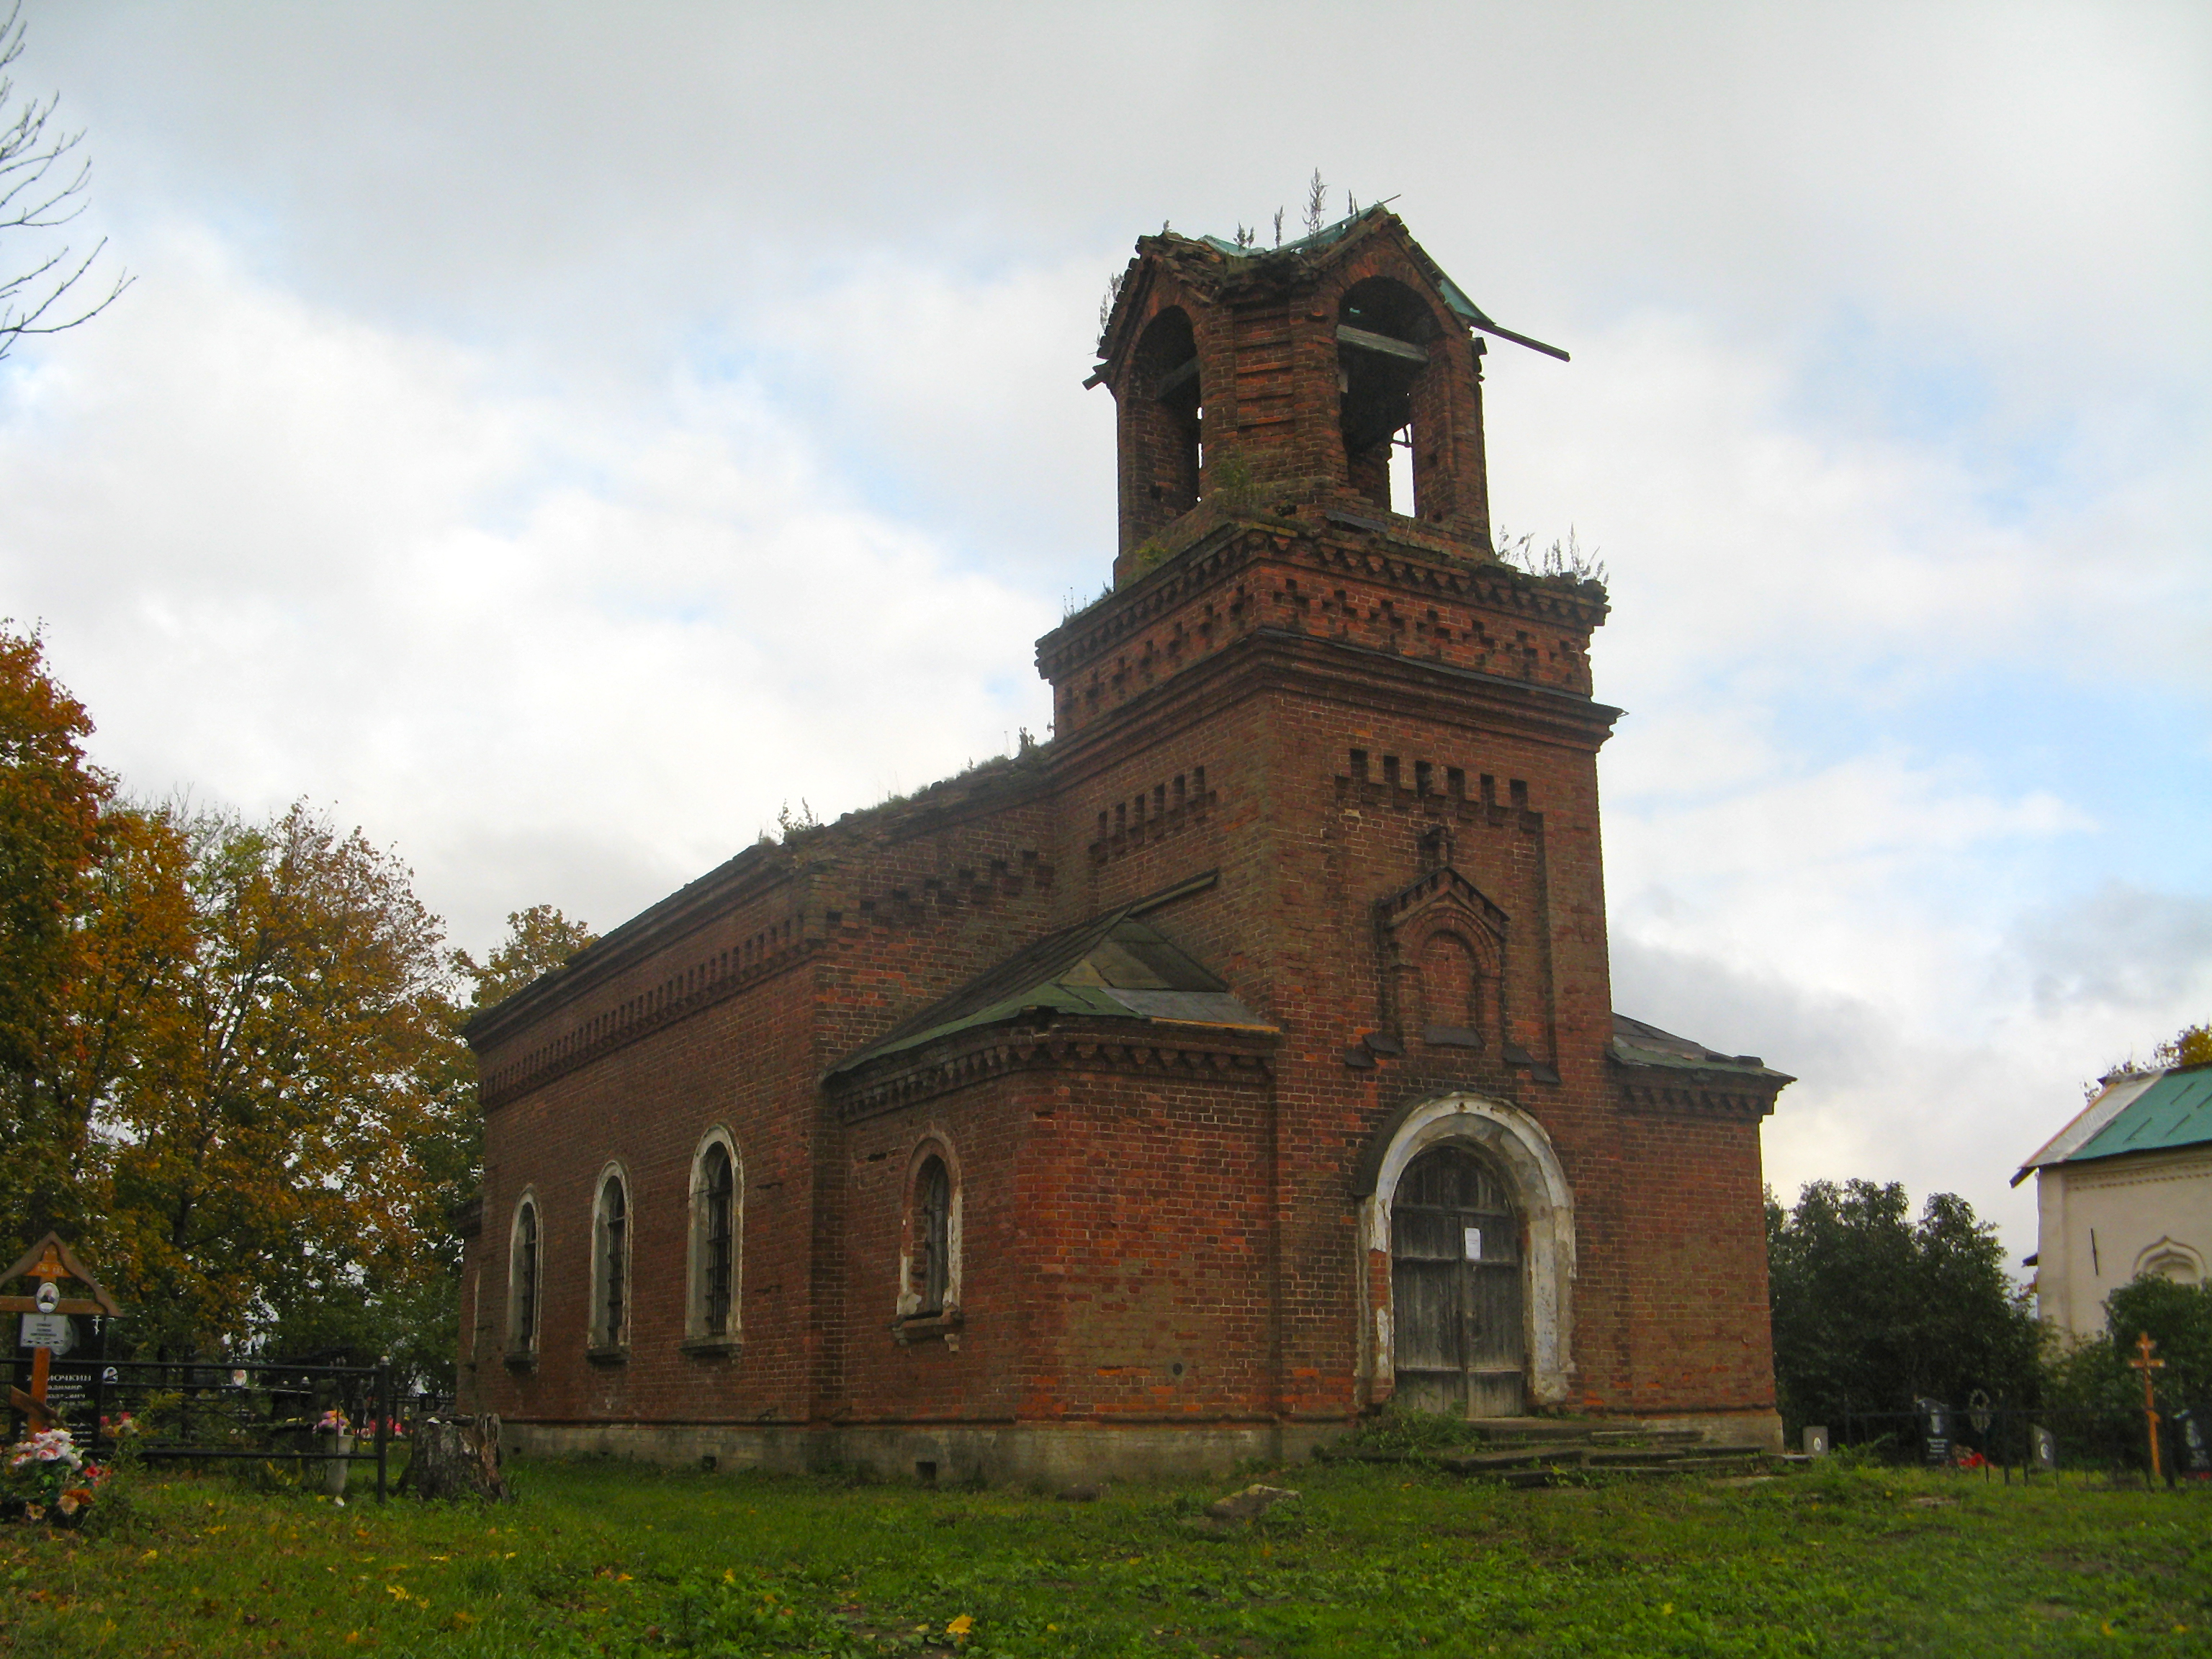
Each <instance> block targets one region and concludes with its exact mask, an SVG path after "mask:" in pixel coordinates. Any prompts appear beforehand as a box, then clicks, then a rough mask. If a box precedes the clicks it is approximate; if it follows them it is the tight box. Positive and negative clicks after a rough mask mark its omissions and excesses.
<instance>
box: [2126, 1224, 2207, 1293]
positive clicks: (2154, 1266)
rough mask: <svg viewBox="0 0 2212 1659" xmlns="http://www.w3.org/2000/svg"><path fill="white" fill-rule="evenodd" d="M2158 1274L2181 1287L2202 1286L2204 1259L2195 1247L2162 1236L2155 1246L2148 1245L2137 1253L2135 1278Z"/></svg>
mask: <svg viewBox="0 0 2212 1659" xmlns="http://www.w3.org/2000/svg"><path fill="white" fill-rule="evenodd" d="M2145 1273H2157V1274H2159V1275H2160V1276H2161V1277H2163V1278H2166V1279H2172V1280H2173V1281H2174V1282H2175V1283H2177V1284H2181V1285H2201V1284H2203V1282H2204V1257H2203V1255H2202V1254H2201V1253H2200V1252H2199V1251H2198V1250H2197V1248H2196V1247H2195V1246H2194V1245H2191V1244H2184V1243H2181V1242H2180V1241H2179V1239H2175V1238H2171V1237H2164V1236H2161V1237H2160V1238H2159V1241H2158V1243H2155V1244H2146V1245H2144V1246H2143V1247H2142V1249H2140V1250H2138V1251H2136V1262H2135V1277H2136V1278H2137V1279H2140V1278H2142V1276H2143V1274H2145Z"/></svg>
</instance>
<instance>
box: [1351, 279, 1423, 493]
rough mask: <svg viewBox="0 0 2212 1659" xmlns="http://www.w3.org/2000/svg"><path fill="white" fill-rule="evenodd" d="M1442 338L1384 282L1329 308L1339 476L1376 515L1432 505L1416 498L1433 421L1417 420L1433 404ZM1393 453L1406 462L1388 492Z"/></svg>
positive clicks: (1398, 288) (1354, 290)
mask: <svg viewBox="0 0 2212 1659" xmlns="http://www.w3.org/2000/svg"><path fill="white" fill-rule="evenodd" d="M1442 333H1443V331H1442V329H1441V328H1440V327H1439V326H1438V325H1437V319H1436V314H1435V313H1433V312H1432V311H1431V310H1430V309H1429V307H1428V305H1427V303H1426V302H1425V301H1423V300H1422V299H1421V297H1420V296H1419V295H1417V294H1415V293H1414V292H1413V289H1410V288H1408V287H1407V286H1406V284H1404V283H1401V282H1398V281H1395V279H1393V278H1391V277H1389V276H1370V277H1368V278H1367V279H1366V280H1365V281H1364V282H1359V283H1353V284H1352V287H1351V288H1350V289H1347V290H1346V293H1345V295H1344V298H1343V300H1342V301H1341V302H1340V304H1339V305H1338V307H1337V328H1336V365H1337V392H1338V410H1339V422H1340V428H1341V430H1342V434H1343V438H1344V462H1345V476H1346V482H1348V483H1350V484H1351V486H1352V489H1353V490H1354V491H1355V492H1357V493H1358V494H1359V495H1363V496H1364V497H1365V498H1366V499H1367V500H1368V501H1370V502H1371V503H1372V504H1373V505H1374V506H1375V507H1376V509H1378V510H1379V511H1382V512H1384V513H1391V512H1396V513H1409V514H1420V513H1421V509H1422V507H1423V506H1424V505H1433V503H1425V502H1424V501H1423V499H1422V498H1423V497H1424V496H1425V495H1428V494H1430V493H1431V490H1430V489H1427V488H1425V485H1427V483H1428V479H1427V477H1425V475H1426V474H1427V473H1428V472H1429V471H1430V464H1429V463H1428V462H1427V461H1426V460H1425V457H1427V456H1428V455H1429V454H1430V453H1431V452H1433V451H1435V450H1436V449H1437V447H1438V440H1439V437H1440V434H1437V433H1435V432H1429V431H1425V429H1424V428H1425V427H1426V426H1430V425H1434V424H1437V422H1436V421H1435V420H1434V418H1433V416H1429V410H1430V408H1431V406H1433V405H1434V404H1435V403H1436V398H1435V397H1434V395H1433V393H1432V391H1431V387H1430V386H1429V382H1430V381H1431V380H1433V379H1434V378H1436V376H1437V369H1436V368H1435V366H1434V365H1433V364H1432V362H1431V347H1432V346H1433V345H1434V343H1436V342H1437V339H1439V338H1440V337H1441V336H1442ZM1425 416H1429V417H1428V418H1426V419H1425V418H1424V417H1425ZM1424 445H1425V446H1426V447H1424ZM1400 450H1402V452H1403V453H1404V456H1405V458H1406V460H1407V462H1408V463H1410V464H1409V465H1401V467H1400V468H1399V469H1398V471H1399V474H1400V477H1401V487H1400V488H1399V489H1395V490H1394V489H1393V488H1392V483H1391V473H1392V470H1393V469H1392V465H1391V462H1392V456H1393V453H1394V451H1400ZM1405 482H1410V483H1411V486H1412V487H1411V488H1410V489H1407V488H1405V487H1404V483H1405ZM1394 495H1395V496H1398V497H1401V498H1402V499H1396V500H1394V499H1393V497H1394ZM1422 516H1428V515H1426V514H1423V515H1422Z"/></svg>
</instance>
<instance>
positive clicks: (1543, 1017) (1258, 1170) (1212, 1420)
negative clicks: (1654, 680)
mask: <svg viewBox="0 0 2212 1659" xmlns="http://www.w3.org/2000/svg"><path fill="white" fill-rule="evenodd" d="M1137 250H1138V251H1137V257H1136V258H1135V259H1134V260H1133V262H1132V263H1131V264H1130V266H1129V269H1128V271H1127V276H1125V278H1124V279H1123V281H1122V283H1121V285H1120V288H1119V291H1118V296H1117V298H1116V300H1115V305H1114V307H1113V311H1112V314H1111V316H1110V318H1109V321H1108V324H1107V326H1106V329H1105V331H1104V334H1103V338H1102V341H1101V349H1100V356H1101V357H1102V359H1103V361H1102V362H1100V363H1099V364H1098V365H1097V369H1096V371H1095V373H1094V376H1093V380H1092V382H1091V383H1092V384H1097V383H1101V382H1103V384H1104V385H1105V386H1107V387H1108V388H1109V390H1110V391H1111V392H1112V393H1113V396H1114V398H1115V401H1116V404H1117V406H1118V410H1119V441H1118V457H1117V459H1118V464H1119V469H1120V486H1121V487H1120V501H1121V551H1120V555H1119V556H1118V557H1117V558H1116V559H1115V564H1114V585H1113V588H1112V591H1111V592H1109V593H1108V594H1107V595H1106V596H1105V597H1103V598H1102V599H1099V600H1098V601H1097V603H1096V604H1093V605H1090V606H1089V607H1088V608H1086V609H1085V610H1084V611H1081V612H1079V614H1077V615H1076V616H1073V617H1070V618H1069V619H1068V620H1067V621H1066V623H1063V624H1062V625H1061V626H1060V627H1059V628H1057V629H1054V631H1053V632H1052V633H1050V634H1048V635H1046V636H1045V637H1044V638H1043V639H1042V640H1041V641H1038V645H1037V665H1038V669H1039V671H1040V672H1041V673H1042V675H1043V676H1044V677H1045V678H1047V679H1048V680H1049V681H1050V682H1051V684H1052V687H1053V705H1054V727H1053V732H1052V737H1051V740H1050V741H1049V742H1048V743H1045V744H1042V745H1038V746H1035V747H1030V746H1024V748H1023V750H1021V752H1020V753H1018V755H1016V756H1014V757H1012V758H1009V759H1005V760H1000V761H994V762H992V763H988V764H987V765H984V766H981V767H979V768H977V769H975V770H973V771H971V772H969V773H967V774H965V775H962V776H960V777H957V778H954V779H952V780H950V781H946V782H944V783H941V784H938V785H936V786H934V787H932V788H929V789H927V790H925V791H923V792H922V793H920V794H919V795H916V796H915V797H913V798H912V799H907V800H902V801H898V802H894V803H892V804H890V805H884V806H880V807H877V808H874V809H872V810H871V811H863V812H854V813H850V814H848V815H847V816H846V817H843V818H841V819H840V820H838V821H837V822H836V823H834V824H830V825H828V826H826V827H823V828H808V829H795V830H793V831H791V832H790V833H788V834H787V836H785V837H784V839H783V841H782V842H781V843H780V844H769V843H766V842H763V844H761V845H759V846H756V847H752V848H748V849H747V850H746V851H744V852H743V853H741V854H738V856H737V857H736V858H734V859H732V860H730V861H729V862H728V863H726V864H725V865H723V866H721V867H720V868H719V869H716V870H714V871H712V872H709V873H708V874H707V875H705V876H703V877H702V878H700V879H699V880H697V881H696V882H694V883H692V884H690V886H688V887H685V888H684V889H683V890H681V891H679V892H677V893H675V894H672V895H671V896H669V897H668V898H666V899H664V900H662V901H661V902H659V903H658V904H656V905H654V906H653V908H651V909H649V910H647V911H646V912H645V913H644V914H643V915H640V916H638V917H637V918H635V920H634V921H630V922H629V923H627V924H626V925H624V926H623V927H620V928H618V929H617V930H616V931H615V932H614V933H611V934H610V935H608V936H607V937H606V938H605V939H602V940H601V941H599V943H598V944H596V945H592V947H591V948H590V949H589V950H587V951H583V952H582V953H581V954H580V955H579V956H577V957H575V958H574V960H573V961H571V962H570V963H568V965H567V966H566V967H564V968H562V969H560V970H558V971H556V972H555V973H553V974H550V975H547V976H546V977H544V979H541V980H540V981H538V982H537V983H536V984H535V985H533V986H532V987H530V988H529V989H527V990H526V991H524V992H522V993H521V994H519V995H517V996H515V997H514V998H513V999H512V1000H509V1001H507V1002H506V1003H504V1004H502V1005H501V1006H499V1007H497V1008H495V1009H493V1010H491V1011H489V1012H487V1013H485V1014H483V1016H481V1017H480V1018H478V1019H477V1021H476V1023H475V1024H473V1025H472V1026H471V1029H470V1032H469V1037H470V1041H471V1043H472V1044H473V1045H474V1047H475V1049H476V1051H477V1056H478V1059H479V1061H480V1064H481V1066H482V1075H483V1108H484V1185H483V1200H482V1204H481V1207H480V1212H479V1214H478V1218H477V1219H476V1220H475V1221H474V1222H473V1223H471V1226H470V1228H469V1229H468V1231H471V1234H472V1236H471V1238H470V1240H469V1247H468V1255H467V1263H466V1269H465V1286H464V1291H463V1295H464V1307H463V1336H462V1352H461V1362H462V1365H461V1371H462V1379H463V1380H462V1389H463V1391H464V1399H465V1401H466V1402H467V1403H468V1404H470V1405H471V1406H472V1407H476V1408H478V1409H488V1410H492V1411H496V1412H498V1413H500V1414H501V1416H502V1417H503V1418H504V1419H506V1421H507V1425H509V1433H510V1437H511V1442H512V1443H513V1444H515V1445H516V1446H518V1447H520V1448H521V1449H529V1450H538V1451H546V1452H606V1453H611V1454H614V1455H635V1456H640V1457H649V1458H654V1459H659V1460H663V1461H671V1462H673V1461H684V1462H698V1461H701V1460H712V1462H713V1465H714V1466H715V1467H720V1468H732V1467H738V1466H749V1465H760V1466H765V1467H772V1468H800V1467H805V1466H807V1465H809V1464H813V1463H820V1462H831V1461H834V1462H842V1463H848V1464H852V1463H858V1464H866V1465H872V1466H874V1467H876V1468H879V1469H883V1470H884V1471H886V1472H896V1473H902V1474H911V1473H915V1472H920V1473H921V1474H924V1475H932V1474H941V1475H943V1476H945V1477H947V1478H959V1477H963V1476H969V1475H974V1476H980V1477H981V1478H986V1479H993V1480H997V1479H1009V1478H1014V1479H1021V1478H1035V1477H1048V1478H1056V1477H1059V1476H1061V1475H1065V1474H1073V1473H1076V1472H1091V1473H1111V1472H1135V1471H1141V1470H1146V1469H1157V1468H1175V1469H1185V1468H1194V1467H1201V1466H1205V1465H1207V1464H1215V1465H1219V1464H1225V1463H1227V1462H1233V1461H1235V1460H1237V1459H1238V1458H1242V1457H1245V1456H1250V1455H1261V1456H1268V1457H1274V1456H1280V1455H1297V1454H1299V1453H1301V1452H1303V1451H1304V1450H1306V1449H1310V1447H1312V1446H1313V1445H1314V1444H1316V1443H1318V1442H1320V1441H1322V1440H1325V1439H1327V1438H1328V1437H1332V1436H1334V1435H1338V1434H1340V1433H1342V1432H1344V1431H1346V1429H1347V1428H1348V1427H1350V1426H1351V1425H1353V1424H1355V1423H1356V1422H1358V1419H1360V1417H1361V1416H1362V1414H1363V1413H1370V1412H1373V1411H1375V1410H1376V1409H1377V1408H1379V1407H1382V1406H1383V1405H1384V1404H1385V1403H1386V1402H1389V1401H1399V1402H1401V1403H1404V1404H1410V1405H1414V1406H1419V1407H1423V1408H1425V1409H1430V1410H1439V1411H1449V1412H1464V1413H1469V1414H1471V1415H1478V1416H1497V1415H1514V1414H1520V1413H1532V1412H1569V1413H1594V1414H1604V1415H1607V1416H1614V1417H1623V1418H1633V1419H1643V1420H1646V1421H1650V1420H1654V1419H1663V1420H1667V1421H1669V1422H1675V1423H1680V1422H1683V1421H1688V1422H1694V1423H1699V1424H1702V1425H1708V1426H1710V1427H1712V1428H1714V1429H1717V1430H1718V1429H1725V1430H1728V1431H1731V1434H1732V1437H1735V1438H1741V1437H1742V1436H1743V1431H1746V1430H1749V1431H1752V1432H1753V1434H1755V1435H1756V1436H1758V1437H1763V1438H1770V1439H1771V1438H1775V1437H1778V1419H1776V1417H1775V1415H1774V1410H1773V1401H1774V1393H1773V1376H1772V1369H1771V1362H1770V1357H1769V1352H1768V1336H1767V1310H1766V1261H1765V1233H1764V1226H1763V1220H1762V1212H1761V1206H1760V1193H1761V1182H1760V1172H1759V1121H1760V1120H1761V1119H1762V1118H1763V1117H1764V1116H1765V1115H1766V1114H1767V1113H1768V1112H1770V1111H1771V1110H1772V1109H1773V1105H1774V1101H1775V1097H1776V1095H1777V1094H1778V1091H1780V1090H1781V1088H1782V1087H1783V1085H1785V1084H1786V1083H1788V1082H1789V1081H1790V1079H1788V1078H1786V1077H1784V1076H1783V1075H1782V1074H1781V1073H1778V1072H1774V1071H1771V1070H1769V1069H1767V1068H1766V1067H1765V1066H1762V1065H1761V1064H1760V1063H1759V1060H1756V1059H1754V1058H1752V1057H1750V1056H1747V1055H1729V1054H1720V1053H1717V1052H1713V1051H1711V1050H1708V1049H1706V1048H1704V1047H1703V1046H1702V1045H1700V1044H1699V1043H1696V1042H1687V1041H1685V1040H1683V1039H1680V1038H1678V1037H1674V1036H1669V1035H1668V1034H1667V1033H1665V1032H1662V1031H1659V1030H1655V1029H1653V1028H1652V1027H1650V1026H1648V1025H1644V1024H1639V1023H1638V1022H1637V1021H1635V1020H1632V1019H1627V1018H1622V1017H1621V1016H1620V1015H1617V1014H1615V1013H1614V1012H1613V1006H1612V1000H1611V986H1610V983H1609V980H1608V974H1607V958H1606V914H1605V890H1604V885H1603V879H1602V876H1601V870H1600V865H1599V840H1598V799H1597V765H1596V757H1597V750H1598V748H1599V745H1600V744H1602V743H1604V741H1605V739H1606V737H1607V733H1608V732H1609V731H1610V730H1611V727H1612V725H1613V720H1615V718H1616V717H1617V715H1618V714H1619V711H1618V710H1616V709H1613V708H1607V706H1606V705H1605V704H1603V703H1601V702H1596V701H1595V699H1594V698H1593V697H1592V696H1591V684H1590V669H1589V645H1590V637H1591V633H1592V630H1594V629H1595V628H1597V627H1598V625H1599V624H1600V623H1602V622H1603V621H1604V620H1605V617H1606V598H1605V593H1604V591H1603V589H1602V588H1601V586H1598V585H1597V584H1595V583H1594V582H1591V581H1589V580H1583V579H1582V578H1580V577H1578V576H1577V575H1574V574H1559V575H1539V574H1529V573H1528V572H1527V571H1525V570H1522V569H1520V568H1515V567H1514V566H1511V565H1509V564H1507V563H1505V562H1502V561H1500V560H1499V558H1498V556H1496V554H1495V553H1494V552H1493V551H1492V545H1491V526H1490V513H1489V498H1488V489H1487V483H1486V477H1485V470H1484V459H1483V423H1482V375H1481V362H1482V357H1483V354H1484V351H1485V346H1486V337H1503V338H1504V339H1507V340H1519V341H1520V343H1522V344H1524V345H1534V344H1535V343H1534V342H1532V341H1526V340H1521V337H1518V336H1516V335H1513V334H1510V333H1509V332H1507V331H1505V330H1504V329H1501V328H1499V327H1498V326H1497V325H1495V324H1493V323H1492V321H1491V320H1490V319H1488V318H1487V317H1486V316H1485V315H1484V314H1483V313H1481V312H1480V310H1478V309H1477V308H1476V307H1475V306H1474V303H1473V302H1472V301H1469V300H1468V298H1467V296H1466V295H1464V294H1463V293H1462V291H1461V290H1460V289H1459V288H1458V287H1457V286H1455V284H1454V283H1452V281H1451V279H1450V278H1449V277H1448V276H1445V275H1444V273H1443V271H1442V270H1439V269H1438V268H1437V265H1436V264H1435V263H1434V262H1433V261H1432V260H1431V258H1429V257H1428V255H1427V254H1426V253H1425V252H1423V251H1422V249H1421V248H1420V246H1419V245H1418V244H1417V243H1415V242H1414V241H1413V239H1412V238H1411V237H1410V236H1409V235H1408V234H1407V231H1406V228H1405V227H1404V225H1403V224H1402V223H1401V222H1400V221H1399V220H1398V219H1397V218H1396V217H1395V216H1394V215H1392V214H1390V213H1389V212H1387V211H1385V210H1382V209H1380V208H1370V209H1369V210H1367V211H1365V212H1364V213H1360V214H1358V215H1356V216H1353V217H1352V218H1349V219H1346V220H1345V221H1344V222H1341V223H1340V224H1337V225H1334V226H1332V227H1330V228H1328V229H1326V230H1324V231H1322V232H1321V233H1320V234H1317V235H1315V236H1311V237H1309V238H1307V239H1306V240H1304V241H1301V242H1297V243H1295V244H1292V245H1291V246H1285V247H1282V248H1279V249H1258V248H1248V247H1242V246H1237V245H1235V244H1232V243H1229V242H1225V241H1222V240H1217V239H1214V238H1211V237H1208V238H1200V239H1191V238H1188V237H1184V236H1180V235H1174V234H1166V233H1163V234H1160V235H1158V236H1148V237H1146V238H1144V239H1142V240H1140V241H1139V243H1138V245H1137ZM1539 349H1545V350H1550V349H1551V348H1548V347H1540V348H1539ZM1554 355H1559V354H1556V353H1555V354H1554ZM1394 447H1398V448H1400V449H1402V450H1403V451H1405V459H1406V460H1407V461H1409V462H1410V467H1409V469H1407V468H1405V467H1403V465H1402V464H1401V471H1410V477H1411V485H1412V491H1411V493H1412V499H1411V500H1410V501H1406V500H1402V499H1400V500H1394V499H1393V483H1392V470H1393V469H1392V466H1391V457H1392V452H1393V448H1394Z"/></svg>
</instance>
